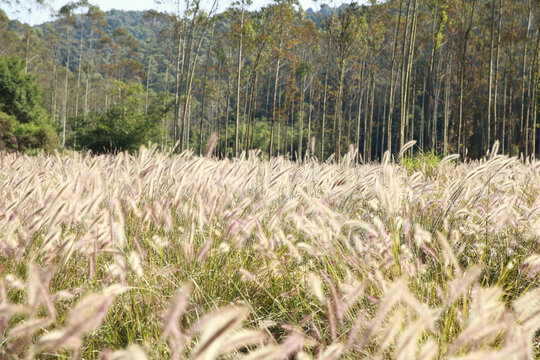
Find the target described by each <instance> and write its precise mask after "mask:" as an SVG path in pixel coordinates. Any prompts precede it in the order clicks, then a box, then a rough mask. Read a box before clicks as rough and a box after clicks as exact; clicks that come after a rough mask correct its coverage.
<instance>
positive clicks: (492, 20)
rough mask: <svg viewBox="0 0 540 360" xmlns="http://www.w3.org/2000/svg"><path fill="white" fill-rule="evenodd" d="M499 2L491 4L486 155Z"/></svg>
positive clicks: (489, 139) (489, 128) (489, 135)
mask: <svg viewBox="0 0 540 360" xmlns="http://www.w3.org/2000/svg"><path fill="white" fill-rule="evenodd" d="M496 4H497V0H493V1H492V3H491V34H490V45H489V72H488V109H487V118H486V125H485V129H486V133H487V139H486V142H485V144H484V153H486V152H487V151H488V150H489V148H490V144H491V105H492V90H493V45H494V42H495V36H494V35H495V9H496V8H497V5H496Z"/></svg>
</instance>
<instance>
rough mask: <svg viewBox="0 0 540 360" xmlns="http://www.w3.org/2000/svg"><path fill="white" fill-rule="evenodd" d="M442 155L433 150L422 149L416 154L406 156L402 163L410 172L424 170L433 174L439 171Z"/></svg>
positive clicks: (428, 174) (429, 174)
mask: <svg viewBox="0 0 540 360" xmlns="http://www.w3.org/2000/svg"><path fill="white" fill-rule="evenodd" d="M440 162H441V157H440V156H439V155H437V154H436V153H435V152H433V151H420V152H418V153H416V154H412V155H408V156H404V157H403V158H402V160H401V164H402V165H403V167H404V168H405V169H406V170H407V171H408V172H409V173H415V172H422V173H423V174H425V175H426V176H431V175H433V174H435V173H436V172H437V166H438V165H439V163H440Z"/></svg>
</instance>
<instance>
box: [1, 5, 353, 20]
mask: <svg viewBox="0 0 540 360" xmlns="http://www.w3.org/2000/svg"><path fill="white" fill-rule="evenodd" d="M231 1H232V0H218V4H219V9H225V8H227V7H228V6H229V4H230V3H231ZM22 2H23V3H31V2H32V1H31V0H23V1H22ZM67 2H68V0H52V1H48V3H49V4H50V5H49V6H50V8H49V9H47V8H45V9H44V8H39V7H38V6H34V7H33V8H32V9H31V12H30V13H29V12H28V11H27V10H25V9H24V7H23V6H18V7H13V6H11V7H10V6H7V5H5V3H2V9H3V10H4V11H6V12H7V14H8V16H9V17H10V18H16V19H18V20H20V21H22V22H24V23H30V24H39V23H42V22H45V21H47V20H50V19H51V16H50V13H51V10H50V9H51V8H52V9H54V10H58V9H59V8H60V7H61V6H62V5H64V4H65V3H67ZM161 2H163V3H164V4H163V5H156V2H155V1H154V0H114V1H112V0H90V3H92V4H94V5H98V6H99V7H100V8H101V9H102V10H110V9H122V10H147V9H156V10H162V11H174V9H175V7H174V5H173V4H174V3H175V1H174V0H163V1H161ZM182 2H183V1H182ZM324 2H325V3H330V4H332V3H335V0H331V1H328V0H325V1H324ZM342 2H349V1H340V2H339V3H342ZM360 2H364V1H360ZM202 3H203V4H204V5H206V8H207V9H209V8H210V7H211V6H212V4H213V0H202ZM267 3H269V1H268V0H253V5H252V7H253V8H259V7H261V6H264V5H266V4H267ZM300 4H301V5H302V7H303V8H304V9H308V8H310V7H311V8H313V9H317V8H319V7H320V1H319V2H318V3H316V2H314V1H313V0H300Z"/></svg>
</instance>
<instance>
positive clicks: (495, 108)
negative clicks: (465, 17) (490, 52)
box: [493, 0, 503, 139]
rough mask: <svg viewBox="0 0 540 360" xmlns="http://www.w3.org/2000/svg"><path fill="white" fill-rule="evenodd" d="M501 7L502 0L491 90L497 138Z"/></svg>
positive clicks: (500, 8) (495, 136) (500, 6)
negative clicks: (493, 80)
mask: <svg viewBox="0 0 540 360" xmlns="http://www.w3.org/2000/svg"><path fill="white" fill-rule="evenodd" d="M502 7H503V0H500V1H499V24H498V26H497V47H496V51H495V85H494V87H495V88H494V91H493V127H494V129H493V138H494V139H499V138H500V136H499V134H498V130H499V121H498V116H497V115H498V107H497V105H498V103H497V99H498V96H499V60H500V57H499V54H500V47H501V46H500V45H501V28H502Z"/></svg>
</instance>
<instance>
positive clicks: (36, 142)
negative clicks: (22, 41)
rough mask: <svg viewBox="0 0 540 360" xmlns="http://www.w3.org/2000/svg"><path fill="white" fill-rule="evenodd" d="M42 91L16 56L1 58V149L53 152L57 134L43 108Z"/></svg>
mask: <svg viewBox="0 0 540 360" xmlns="http://www.w3.org/2000/svg"><path fill="white" fill-rule="evenodd" d="M41 97H42V92H41V89H40V88H39V87H38V85H37V84H36V82H35V78H34V77H33V76H31V75H28V74H26V73H25V67H24V63H23V62H22V61H21V60H20V59H18V58H16V57H9V58H8V57H0V149H1V148H8V149H9V148H11V149H18V150H31V149H36V148H44V149H52V148H54V147H56V145H57V139H56V134H55V133H54V130H53V128H52V126H51V124H50V123H49V119H48V116H47V114H46V112H45V110H44V109H43V108H42V107H41V105H40V103H41Z"/></svg>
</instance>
